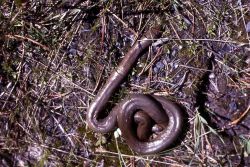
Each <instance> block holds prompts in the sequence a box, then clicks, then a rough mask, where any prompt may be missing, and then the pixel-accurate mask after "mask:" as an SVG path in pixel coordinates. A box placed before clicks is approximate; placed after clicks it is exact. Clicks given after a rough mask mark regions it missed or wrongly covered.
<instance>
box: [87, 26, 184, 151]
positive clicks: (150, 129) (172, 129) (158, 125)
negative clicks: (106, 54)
mask: <svg viewBox="0 0 250 167" xmlns="http://www.w3.org/2000/svg"><path fill="white" fill-rule="evenodd" d="M160 36H161V31H160V28H159V27H153V28H151V29H150V30H149V31H147V32H146V33H145V34H144V36H143V37H142V38H141V40H140V41H137V42H136V43H135V44H134V45H133V47H132V48H131V49H130V50H129V52H128V53H127V54H126V55H125V57H124V58H123V60H122V61H121V63H120V64H119V66H118V67H117V69H116V70H114V71H113V72H112V74H111V76H110V77H109V79H108V81H107V83H106V84H105V85H104V86H103V88H102V89H101V90H100V91H99V92H98V94H97V95H96V97H95V99H94V100H93V101H92V104H91V105H90V107H89V109H88V113H87V123H88V126H89V127H90V128H91V129H92V130H94V131H96V132H101V133H107V132H111V131H113V130H115V129H116V128H117V127H119V128H120V130H121V132H122V136H123V138H124V139H125V140H126V142H127V143H128V145H129V146H130V148H131V149H133V150H134V151H136V152H137V153H140V154H153V153H158V152H160V151H163V150H164V149H166V148H168V147H170V146H171V145H172V144H173V142H175V141H176V140H177V139H178V137H179V136H180V134H181V132H182V128H183V115H182V111H181V109H180V108H179V107H178V106H177V105H176V104H175V103H173V102H171V101H169V100H167V99H166V98H164V97H162V96H154V95H144V94H131V95H128V96H127V97H126V98H125V99H124V100H122V101H121V102H120V103H118V105H116V106H115V107H114V108H113V109H112V110H111V111H110V112H109V114H108V115H107V116H106V117H105V118H100V115H101V113H102V112H104V111H105V107H106V105H107V102H108V100H109V99H110V97H111V96H112V95H113V93H114V91H115V90H116V89H117V88H118V87H119V86H120V84H121V83H122V81H123V80H124V78H125V77H126V76H127V75H128V73H129V71H130V70H131V68H132V67H133V65H134V64H135V63H136V61H137V59H138V58H139V56H140V55H141V52H142V51H143V50H145V49H146V48H148V47H149V46H150V45H151V44H152V43H153V40H150V39H155V38H158V37H160ZM155 129H156V130H155ZM152 133H154V134H155V135H154V136H156V137H152V136H153V135H152Z"/></svg>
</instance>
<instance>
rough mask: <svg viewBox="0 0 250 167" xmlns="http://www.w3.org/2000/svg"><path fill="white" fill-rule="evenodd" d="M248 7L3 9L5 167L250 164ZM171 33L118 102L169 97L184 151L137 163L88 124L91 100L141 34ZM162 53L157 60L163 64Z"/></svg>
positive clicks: (0, 106) (45, 2)
mask: <svg viewBox="0 0 250 167" xmlns="http://www.w3.org/2000/svg"><path fill="white" fill-rule="evenodd" d="M248 22H250V3H249V1H247V0H245V1H244V0H225V1H219V0H210V1H203V0H189V1H178V0H165V1H156V0H145V1H139V2H137V1H133V0H131V1H125V0H124V1H100V2H99V1H70V0H65V1H59V0H58V1H57V0H55V1H50V0H42V1H26V0H15V1H9V0H1V1H0V23H1V24H0V166H250V114H249V113H250V112H249V110H250V98H249V93H250V92H249V91H250V89H249V88H250V74H249V72H250V57H249V53H250V38H249V33H247V31H246V29H247V23H248ZM157 24H161V25H164V27H165V30H164V33H163V36H162V38H168V41H167V42H166V44H164V45H162V46H158V48H156V47H155V48H153V49H152V52H151V53H145V55H144V56H142V57H141V58H140V59H139V61H138V63H137V65H136V67H135V68H134V69H133V71H132V72H131V74H130V75H129V76H128V78H127V79H126V81H125V83H124V84H122V85H121V88H120V89H119V91H118V92H117V93H116V94H115V95H114V97H113V98H112V99H111V103H110V104H111V106H114V105H115V103H117V102H119V101H120V99H122V98H123V97H125V96H126V95H127V94H129V93H145V94H156V95H164V96H166V97H168V98H170V99H172V100H174V101H176V102H178V103H179V104H180V105H181V106H182V107H183V108H184V109H185V111H186V113H187V120H188V127H187V128H186V130H185V131H186V132H185V135H184V138H183V139H182V141H181V142H180V143H179V144H178V145H177V146H176V147H175V148H172V149H171V150H166V151H165V152H163V153H159V154H157V155H150V156H141V155H137V154H136V153H135V152H133V151H132V150H130V149H129V147H128V146H127V145H126V142H125V141H124V140H123V139H122V138H121V137H119V138H117V139H116V138H114V135H113V133H110V134H99V133H95V132H93V131H92V130H91V129H89V128H88V127H87V125H86V119H85V116H86V112H87V108H88V106H89V104H90V103H91V101H92V100H93V97H94V96H95V95H96V94H97V92H98V90H99V89H100V88H101V86H102V85H103V84H104V83H105V81H106V79H107V78H108V76H109V75H110V73H111V72H112V70H113V69H114V68H115V67H116V66H117V65H118V63H119V62H120V61H121V59H122V58H123V56H124V54H125V53H126V52H127V51H128V50H129V48H130V47H131V45H132V44H133V42H134V41H135V40H136V36H137V35H141V34H142V33H143V32H145V31H146V30H148V29H149V27H152V26H154V25H157ZM157 49H158V51H159V50H160V51H159V52H158V54H156V52H157Z"/></svg>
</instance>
